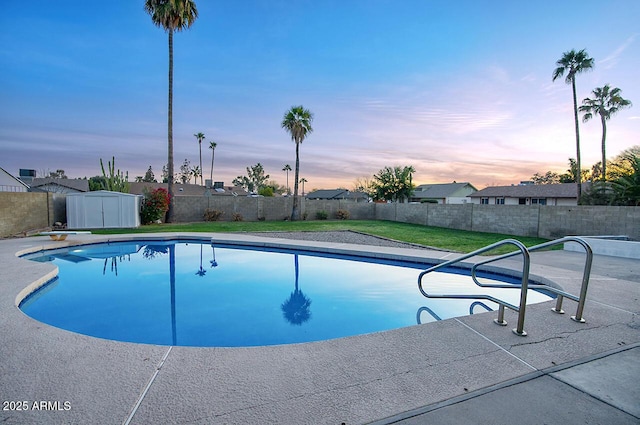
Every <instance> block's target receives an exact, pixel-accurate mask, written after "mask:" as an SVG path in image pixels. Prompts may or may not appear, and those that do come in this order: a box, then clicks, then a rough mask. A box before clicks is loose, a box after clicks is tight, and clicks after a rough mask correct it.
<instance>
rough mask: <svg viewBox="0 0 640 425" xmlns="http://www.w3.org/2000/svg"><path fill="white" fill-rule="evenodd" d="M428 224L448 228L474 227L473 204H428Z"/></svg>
mask: <svg viewBox="0 0 640 425" xmlns="http://www.w3.org/2000/svg"><path fill="white" fill-rule="evenodd" d="M425 206H427V222H426V224H427V225H428V226H435V227H446V228H448V229H458V230H472V229H473V210H474V208H473V204H455V205H454V204H452V205H443V204H426V205H425Z"/></svg>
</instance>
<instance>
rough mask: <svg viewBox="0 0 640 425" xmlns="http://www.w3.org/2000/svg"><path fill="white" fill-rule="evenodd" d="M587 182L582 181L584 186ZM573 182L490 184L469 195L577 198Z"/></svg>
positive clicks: (475, 196)
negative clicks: (518, 184)
mask: <svg viewBox="0 0 640 425" xmlns="http://www.w3.org/2000/svg"><path fill="white" fill-rule="evenodd" d="M586 184H588V183H583V190H584V189H585V188H584V186H585V185H586ZM577 196H578V189H577V185H576V184H575V183H559V184H527V185H521V186H491V187H487V188H485V189H482V190H479V191H477V192H475V193H473V194H471V195H469V197H471V198H481V197H505V198H574V199H575V198H577Z"/></svg>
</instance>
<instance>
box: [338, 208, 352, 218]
mask: <svg viewBox="0 0 640 425" xmlns="http://www.w3.org/2000/svg"><path fill="white" fill-rule="evenodd" d="M349 217H351V213H350V212H349V211H347V210H338V211H336V218H338V219H339V220H348V219H349Z"/></svg>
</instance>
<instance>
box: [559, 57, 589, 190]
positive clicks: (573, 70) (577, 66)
mask: <svg viewBox="0 0 640 425" xmlns="http://www.w3.org/2000/svg"><path fill="white" fill-rule="evenodd" d="M556 65H557V68H556V69H555V70H554V71H553V81H555V80H556V79H558V78H560V77H562V76H563V75H564V74H565V73H566V74H567V77H566V78H565V80H564V81H565V82H566V83H567V84H571V88H572V90H573V117H574V121H575V125H576V162H577V165H578V170H581V169H582V168H581V167H582V163H581V162H580V130H579V121H578V101H577V98H576V74H579V73H581V72H584V71H588V70H590V69H592V68H593V58H590V57H589V54H588V53H587V52H586V51H585V50H584V49H582V50H580V51H579V52H576V51H575V50H571V51H568V52H564V53H563V54H562V57H561V58H560V59H558V60H557V61H556ZM576 183H577V185H578V202H580V195H582V179H581V178H580V177H579V176H578V180H577V181H576Z"/></svg>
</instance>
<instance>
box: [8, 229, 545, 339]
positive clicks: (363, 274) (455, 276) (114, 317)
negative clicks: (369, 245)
mask: <svg viewBox="0 0 640 425" xmlns="http://www.w3.org/2000/svg"><path fill="white" fill-rule="evenodd" d="M27 258H29V259H32V260H35V261H51V262H53V263H54V264H55V265H57V266H58V268H59V275H58V278H57V279H55V280H53V281H51V282H49V283H48V284H47V285H45V286H43V287H42V288H40V289H38V290H37V291H35V292H34V293H32V294H31V295H29V296H28V297H27V298H25V299H24V300H23V301H22V302H21V304H20V309H21V310H22V311H23V312H24V313H26V314H27V315H29V316H31V317H32V318H34V319H36V320H39V321H41V322H44V323H47V324H49V325H52V326H56V327H59V328H62V329H66V330H69V331H72V332H78V333H81V334H86V335H91V336H94V337H99V338H106V339H112V340H118V341H126V342H138V343H148V344H158V345H178V346H201V347H202V346H210V347H240V346H261V345H276V344H291V343H301V342H311V341H319V340H326V339H333V338H340V337H345V336H351V335H358V334H365V333H371V332H378V331H384V330H390V329H396V328H401V327H405V326H410V325H415V324H417V323H426V322H429V321H433V320H437V319H446V318H450V317H456V316H463V315H468V314H471V313H473V312H474V311H475V312H480V311H485V310H487V309H495V308H496V305H495V304H493V303H490V302H486V301H483V302H479V301H477V300H476V301H474V300H448V299H426V298H424V297H423V296H422V295H420V293H419V291H418V289H417V286H416V279H417V275H418V273H419V271H420V270H423V269H425V268H426V267H427V266H428V265H426V264H416V263H409V262H404V263H403V262H397V261H385V260H375V262H373V261H374V260H372V259H366V258H355V257H344V256H338V255H329V254H320V253H311V252H303V251H290V250H283V249H281V250H277V249H267V248H257V247H243V248H238V247H233V246H226V245H212V244H210V243H202V241H187V240H184V241H143V240H141V241H136V242H116V243H108V244H95V245H87V246H79V247H73V248H68V249H61V250H53V251H45V252H41V253H38V254H32V255H29V256H28V257H27ZM463 273H464V272H463V271H461V270H448V272H447V273H438V274H437V276H435V277H434V278H433V279H432V280H433V284H434V285H437V286H441V287H442V289H443V292H444V291H446V292H447V293H451V292H452V291H459V292H461V293H481V292H482V293H487V292H488V291H487V290H486V289H483V288H478V287H477V286H475V285H474V284H473V283H472V282H471V279H470V278H469V277H468V276H464V275H463ZM500 280H508V279H503V278H501V279H500ZM474 291H475V292H474ZM495 291H500V297H501V298H503V299H505V300H513V302H516V303H517V299H518V297H519V289H513V290H510V289H507V290H495ZM505 292H506V294H505ZM509 293H511V294H509ZM528 299H529V303H535V302H541V301H545V300H548V299H549V297H548V296H546V295H544V294H541V293H539V292H535V291H530V296H529V297H528ZM478 306H481V307H482V308H478Z"/></svg>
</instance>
